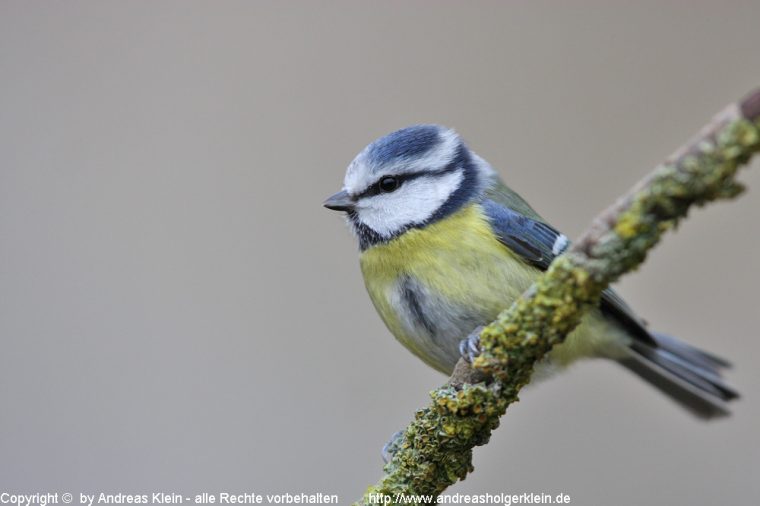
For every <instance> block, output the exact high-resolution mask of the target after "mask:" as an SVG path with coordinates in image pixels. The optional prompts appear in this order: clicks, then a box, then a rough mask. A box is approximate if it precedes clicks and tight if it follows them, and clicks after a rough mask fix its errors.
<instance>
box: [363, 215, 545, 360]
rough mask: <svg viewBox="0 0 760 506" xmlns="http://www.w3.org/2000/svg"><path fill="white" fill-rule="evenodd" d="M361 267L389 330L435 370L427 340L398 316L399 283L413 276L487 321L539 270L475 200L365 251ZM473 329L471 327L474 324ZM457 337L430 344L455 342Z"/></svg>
mask: <svg viewBox="0 0 760 506" xmlns="http://www.w3.org/2000/svg"><path fill="white" fill-rule="evenodd" d="M360 263H361V269H362V273H363V274H364V281H365V284H366V287H367V291H368V292H369V295H370V298H371V299H372V302H373V303H374V305H375V307H376V308H377V311H378V313H379V314H380V316H381V317H382V319H383V321H384V322H385V323H386V325H387V326H388V328H389V329H390V330H391V332H392V333H393V334H394V335H395V336H396V338H397V339H398V340H399V341H401V343H402V344H404V345H405V346H406V347H407V348H409V349H410V350H411V351H412V352H413V353H415V354H416V355H418V356H419V357H420V358H422V359H423V360H425V361H426V362H428V363H429V364H430V365H432V366H433V367H435V368H437V369H442V370H444V369H448V366H445V367H444V366H442V365H441V364H439V363H436V362H440V361H439V360H436V359H435V358H434V357H433V355H434V353H431V351H432V350H430V349H429V348H430V346H431V342H425V340H424V339H423V338H421V337H420V336H419V335H417V334H416V333H415V332H414V331H413V329H410V328H409V325H405V322H404V319H403V318H401V317H400V315H399V307H398V293H397V292H398V283H399V280H401V279H404V278H408V277H411V278H413V279H414V280H415V281H416V282H417V283H419V285H421V286H422V287H423V290H425V291H427V292H428V293H431V294H435V296H436V297H439V298H440V300H443V301H445V302H446V304H448V305H450V306H454V307H457V308H472V312H473V313H476V314H477V315H478V316H479V317H482V318H484V321H482V322H480V323H487V322H488V321H490V320H492V319H493V318H495V317H496V315H497V314H498V313H499V312H500V311H501V310H502V309H504V308H505V307H508V306H509V305H510V304H511V302H512V301H513V300H514V298H515V297H517V296H518V295H519V294H521V293H522V292H523V291H524V290H525V289H526V288H527V287H528V286H530V284H531V283H532V281H533V279H534V278H535V276H536V274H537V272H538V271H537V270H536V269H535V268H533V267H530V266H528V265H527V264H525V263H523V262H522V261H520V260H518V259H517V258H516V257H515V256H514V255H513V254H512V253H511V252H510V251H509V250H508V249H507V248H506V247H505V246H504V245H503V244H501V243H500V242H499V241H498V239H497V238H496V237H495V236H494V234H493V232H492V230H491V227H490V225H489V224H488V221H487V218H486V217H485V215H484V214H483V210H482V208H481V207H480V205H478V204H472V205H470V206H467V207H465V208H463V209H461V210H460V211H458V212H456V213H455V214H453V215H451V216H450V217H448V218H446V219H443V220H440V221H438V222H435V223H433V224H430V225H428V226H427V227H425V228H421V229H412V230H409V231H407V232H406V233H404V234H402V235H401V236H399V237H397V238H395V239H393V240H391V241H389V242H387V243H384V244H379V245H376V246H374V247H371V248H369V249H367V250H366V251H364V252H363V253H362V255H361V260H360ZM473 328H474V326H473ZM471 330H472V329H468V330H466V331H465V333H464V335H460V334H457V333H452V335H456V341H455V342H445V343H433V344H437V345H439V346H442V345H445V346H448V347H452V346H453V347H456V346H457V345H458V340H459V339H463V338H464V337H466V336H467V333H469V332H470V331H471Z"/></svg>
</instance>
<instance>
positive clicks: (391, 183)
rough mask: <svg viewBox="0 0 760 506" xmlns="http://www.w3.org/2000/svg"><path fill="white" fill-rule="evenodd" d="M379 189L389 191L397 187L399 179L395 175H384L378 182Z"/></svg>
mask: <svg viewBox="0 0 760 506" xmlns="http://www.w3.org/2000/svg"><path fill="white" fill-rule="evenodd" d="M378 185H379V186H380V189H381V190H382V191H384V192H386V193H390V192H392V191H393V190H395V189H396V188H398V187H399V180H398V179H396V178H395V177H391V176H386V177H384V178H382V179H381V180H380V182H379V183H378Z"/></svg>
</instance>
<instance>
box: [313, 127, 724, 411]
mask: <svg viewBox="0 0 760 506" xmlns="http://www.w3.org/2000/svg"><path fill="white" fill-rule="evenodd" d="M323 205H324V207H326V208H328V209H331V210H334V211H339V212H342V213H344V215H345V218H346V222H347V224H348V227H349V228H350V230H351V231H352V232H353V235H354V236H355V237H356V239H357V241H358V246H359V264H360V267H361V272H362V275H363V278H364V284H365V286H366V289H367V292H368V293H369V297H370V299H371V300H372V303H373V304H374V307H375V308H376V310H377V312H378V314H379V315H380V317H381V319H382V320H383V322H384V323H385V325H386V326H387V328H388V329H389V330H390V332H391V333H392V334H393V335H394V336H395V337H396V339H397V340H398V341H399V342H400V343H401V344H403V345H404V346H405V347H406V348H407V349H408V350H409V351H411V352H412V353H413V354H414V355H416V356H417V357H419V358H420V359H421V360H422V361H423V362H425V363H426V364H428V365H429V366H431V367H433V368H434V369H437V370H438V371H441V372H442V373H445V374H450V373H451V372H452V371H453V369H454V366H455V364H456V363H457V361H458V360H459V359H460V357H463V358H465V359H466V360H468V361H472V359H473V358H474V357H475V356H477V354H478V353H479V352H480V350H479V342H478V335H479V332H480V330H481V329H482V326H484V325H486V324H488V323H490V322H491V321H493V320H494V319H495V318H496V316H497V315H498V314H499V312H501V311H502V310H503V309H505V308H507V307H509V306H510V305H511V304H512V302H513V301H514V300H515V299H516V298H517V297H519V296H520V295H521V294H522V293H523V292H525V291H526V290H527V289H528V288H529V287H530V286H531V284H532V283H533V282H534V280H535V279H536V278H537V276H539V275H540V273H541V272H542V271H545V270H546V269H547V268H548V267H549V264H551V262H552V260H553V259H554V258H555V257H557V256H558V255H560V254H562V253H563V252H564V251H565V250H566V249H567V248H568V247H569V245H570V241H569V239H568V238H567V236H565V235H564V234H562V233H560V232H559V231H557V230H556V229H555V228H554V227H552V226H551V225H549V224H548V223H547V222H546V221H545V220H544V219H543V218H542V217H541V216H540V215H539V214H538V213H536V211H534V210H533V208H532V207H531V206H530V205H529V204H528V203H527V202H526V201H525V200H524V199H523V198H522V197H520V195H518V194H517V193H516V192H515V191H513V190H511V189H510V188H509V187H508V186H507V185H506V184H505V183H504V182H503V181H502V179H501V178H500V177H499V175H498V174H497V172H496V171H495V170H494V169H493V168H492V167H491V165H490V164H489V163H488V162H486V161H485V160H484V159H483V158H481V157H480V156H478V155H477V154H476V153H475V152H474V151H472V150H471V149H470V148H469V147H468V146H467V145H466V144H465V142H464V141H463V139H462V138H461V136H460V135H459V134H458V133H456V132H455V131H454V130H452V129H450V128H447V127H444V126H440V125H433V124H429V125H426V124H423V125H414V126H410V127H406V128H403V129H401V130H397V131H395V132H392V133H390V134H388V135H385V136H383V137H381V138H379V139H377V140H375V141H373V142H372V143H370V144H369V145H368V146H366V147H365V148H364V149H363V150H362V151H361V152H360V153H359V154H358V155H357V156H356V157H355V158H354V159H353V161H352V162H351V163H350V164H349V165H348V168H347V170H346V173H345V178H344V180H343V187H342V189H341V190H340V191H339V192H337V193H336V194H334V195H332V196H330V197H329V198H327V200H325V201H324V204H323ZM585 358H605V359H609V360H614V361H616V362H617V363H619V364H620V365H622V366H623V367H624V368H625V369H628V370H629V371H631V372H633V373H634V374H635V375H637V376H639V377H640V378H642V379H643V380H645V381H646V382H648V383H650V384H651V385H653V386H654V387H656V388H657V389H658V390H660V391H661V392H663V393H664V394H666V395H667V396H668V397H669V398H670V399H672V400H673V401H675V402H676V403H677V404H679V405H680V406H682V407H684V408H686V409H687V410H688V411H689V412H691V413H692V414H694V415H696V416H697V417H699V418H702V419H711V418H716V417H721V416H725V415H727V414H729V409H728V406H727V403H728V401H731V400H732V399H735V398H737V397H738V393H737V391H736V390H735V389H734V388H733V387H731V386H729V385H728V384H727V383H726V382H725V380H724V379H723V377H722V370H723V369H725V368H728V367H729V366H730V364H729V362H727V361H726V360H724V359H722V358H720V357H718V356H715V355H713V354H711V353H708V352H705V351H702V350H700V349H698V348H696V347H694V346H691V345H689V344H687V343H685V342H683V341H680V340H678V339H676V338H674V337H671V336H670V335H666V334H663V333H659V332H655V331H652V330H650V329H649V327H648V324H647V323H646V322H645V321H644V320H643V319H641V318H640V317H639V316H637V315H636V313H634V311H633V310H632V309H631V307H630V306H629V305H628V304H627V303H626V302H625V301H624V300H623V299H622V298H621V297H620V296H619V295H618V294H617V293H616V292H615V291H614V290H612V289H610V288H608V289H606V290H605V291H604V292H603V294H602V296H601V301H600V303H599V305H598V307H595V308H593V309H592V310H591V311H590V313H589V314H587V315H586V316H585V317H584V318H583V320H582V321H581V323H580V325H579V326H578V327H577V328H576V329H575V330H573V331H572V332H571V333H570V334H569V335H568V336H567V338H566V339H565V341H564V342H563V343H561V344H558V345H557V346H555V347H554V348H553V349H552V350H551V351H550V352H549V353H548V354H547V355H546V356H545V357H544V358H543V359H541V360H540V361H539V362H538V363H537V364H536V366H535V369H534V372H533V375H532V378H531V382H535V381H539V380H543V379H545V378H548V377H551V376H554V375H555V374H556V373H558V372H561V371H562V370H564V369H566V368H567V367H568V366H569V365H570V364H572V363H574V362H576V361H578V360H580V359H585Z"/></svg>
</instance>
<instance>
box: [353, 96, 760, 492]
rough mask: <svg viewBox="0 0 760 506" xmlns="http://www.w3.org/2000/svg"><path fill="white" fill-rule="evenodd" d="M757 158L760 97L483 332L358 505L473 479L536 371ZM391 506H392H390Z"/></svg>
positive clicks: (694, 145)
mask: <svg viewBox="0 0 760 506" xmlns="http://www.w3.org/2000/svg"><path fill="white" fill-rule="evenodd" d="M759 150H760V89H758V90H756V91H755V92H753V93H752V94H750V95H748V96H747V97H746V98H745V99H744V100H742V101H741V102H739V103H736V104H732V105H731V106H728V107H727V108H726V109H724V110H723V111H722V112H721V113H720V114H718V115H717V116H715V118H713V120H712V121H711V122H710V123H709V124H708V125H707V126H706V127H705V128H704V129H703V130H702V131H700V132H699V134H698V135H697V136H696V137H695V138H694V139H692V140H691V141H690V142H689V143H687V144H686V145H685V146H684V147H682V148H681V149H679V150H678V151H677V152H676V153H674V154H673V155H672V156H671V157H670V158H668V159H667V160H666V161H665V162H664V163H663V164H661V165H660V166H659V167H657V168H656V169H655V170H654V172H652V173H651V174H650V175H649V176H647V177H646V178H644V179H643V180H642V181H641V182H639V183H638V184H637V185H636V186H635V187H634V188H633V189H632V190H631V191H630V192H629V193H628V194H626V195H625V196H623V197H622V198H620V199H619V200H618V201H617V202H616V203H615V204H613V205H612V206H611V207H609V208H608V209H607V210H605V211H604V212H602V213H601V214H600V215H599V216H598V217H597V218H596V219H595V220H594V221H593V223H592V225H591V226H590V227H589V229H588V230H586V232H585V233H584V234H583V235H582V236H581V237H580V238H579V239H578V240H577V241H576V242H575V243H574V245H573V246H572V247H571V248H570V250H569V251H568V252H566V253H565V254H563V255H561V256H560V257H558V258H556V259H555V260H554V262H553V263H552V264H551V266H550V267H549V269H548V270H547V271H546V272H545V273H543V274H542V275H541V276H540V277H539V278H538V279H537V280H536V282H535V283H534V284H533V286H531V288H530V289H529V290H528V291H526V292H525V293H524V294H523V295H522V296H521V297H520V298H519V299H518V300H517V301H515V303H514V304H513V305H512V306H511V307H510V308H509V309H507V310H505V311H503V312H502V313H501V314H500V315H499V316H498V318H497V319H496V320H495V321H494V322H493V323H491V324H490V325H488V326H487V327H486V328H484V329H483V331H482V333H481V347H482V354H481V355H480V356H479V357H478V358H476V359H475V361H474V362H473V365H472V367H470V366H469V365H468V364H467V363H466V362H464V361H463V360H460V361H459V363H458V364H457V366H456V369H455V371H454V373H453V374H452V377H451V378H450V379H449V382H448V383H447V384H446V385H444V386H442V387H440V388H438V389H436V390H434V391H432V392H431V394H430V395H431V397H432V403H431V404H430V405H429V406H427V407H425V408H423V409H420V410H419V411H417V413H416V414H415V419H414V421H413V422H412V423H411V424H410V425H409V426H408V427H407V428H406V430H405V432H404V435H403V439H402V440H401V442H400V444H399V445H398V451H397V452H396V453H395V454H394V456H393V459H392V460H391V461H390V462H389V463H388V464H387V465H386V466H385V469H384V470H385V473H386V474H385V476H384V477H383V478H382V479H381V480H380V482H378V483H377V484H376V485H374V486H372V487H369V488H368V489H367V491H366V493H365V494H364V497H363V499H362V502H361V504H378V503H381V502H384V501H389V502H391V503H394V502H395V498H396V497H397V494H407V495H410V494H422V495H431V497H432V498H433V499H432V502H435V498H436V497H437V496H438V495H439V494H440V493H441V492H443V491H444V490H445V489H446V488H447V487H448V486H450V485H452V484H453V483H455V482H456V481H457V480H460V479H464V478H465V477H466V475H467V473H469V472H471V471H472V470H473V467H472V449H473V448H474V447H475V446H479V445H482V444H485V443H487V442H488V439H489V437H490V435H491V431H492V430H493V429H495V428H496V427H497V426H498V425H499V418H500V417H501V415H503V414H504V412H505V411H506V409H507V406H509V405H510V404H512V403H513V402H516V401H517V400H518V393H519V391H520V389H521V388H522V387H523V386H525V385H526V384H527V383H528V382H529V381H530V375H531V373H532V371H533V366H534V364H535V363H536V362H537V361H539V360H540V359H541V358H542V357H543V356H544V355H546V353H548V352H549V351H550V350H551V349H552V347H553V346H556V345H557V344H560V343H562V342H563V341H564V339H565V336H567V335H568V334H569V333H570V332H571V331H572V330H573V329H574V328H575V327H576V326H577V325H578V324H579V322H580V320H581V318H582V317H583V315H584V314H585V313H586V312H587V311H588V310H589V309H590V308H592V307H594V306H595V305H597V304H598V303H599V297H600V295H601V292H602V290H604V289H605V288H606V287H607V286H608V285H609V284H610V283H612V282H613V281H615V280H616V279H618V278H619V277H620V276H621V275H622V274H624V273H626V272H629V271H631V270H634V269H636V268H637V267H638V266H639V265H640V264H641V263H642V262H643V261H644V259H645V258H646V254H647V252H648V251H649V250H650V249H651V248H652V247H653V246H654V245H655V244H657V242H658V241H659V239H660V236H661V235H662V234H663V232H665V231H666V230H669V229H671V228H673V227H674V226H675V225H676V224H677V223H678V221H679V220H680V219H681V218H683V217H685V216H686V214H687V212H688V210H689V208H690V207H691V206H693V205H698V206H701V205H703V204H705V203H707V202H710V201H713V200H719V199H727V198H733V197H735V196H737V195H738V194H739V193H741V191H742V190H743V186H742V185H741V184H740V183H738V182H737V181H736V180H735V179H734V177H735V175H736V172H737V169H738V168H739V167H740V166H741V165H744V164H746V163H747V162H748V161H749V159H750V158H751V157H752V155H754V154H755V153H756V152H757V151H759ZM385 504H387V502H386V503H385Z"/></svg>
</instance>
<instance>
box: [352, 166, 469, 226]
mask: <svg viewBox="0 0 760 506" xmlns="http://www.w3.org/2000/svg"><path fill="white" fill-rule="evenodd" d="M462 179H464V174H463V172H462V170H457V171H454V172H450V173H447V174H442V175H441V174H437V175H436V174H431V175H430V176H422V177H419V178H416V179H412V180H410V181H406V182H405V183H403V184H402V185H401V187H399V189H398V190H396V191H395V192H392V193H382V194H380V195H375V196H372V197H366V198H363V199H361V200H360V201H359V202H358V203H357V206H356V212H357V214H358V217H359V220H360V221H361V222H362V223H364V224H365V225H367V226H368V227H370V228H371V229H372V230H374V231H375V232H377V233H378V234H379V235H381V236H382V237H383V238H389V237H391V236H393V234H395V233H396V232H398V231H400V230H403V229H404V228H406V227H408V226H410V225H415V224H419V223H423V222H424V221H425V220H427V219H429V218H430V217H431V216H433V214H434V213H435V212H436V211H437V210H438V209H439V208H440V207H441V206H442V205H443V204H444V203H445V202H446V201H447V200H448V198H449V197H450V196H451V195H452V194H453V193H454V192H455V191H456V190H457V188H459V185H460V184H461V183H462Z"/></svg>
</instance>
